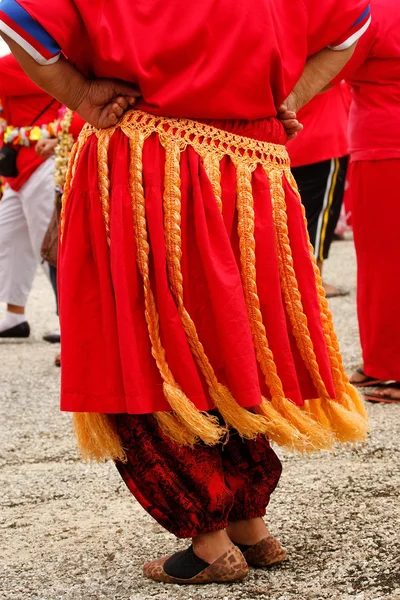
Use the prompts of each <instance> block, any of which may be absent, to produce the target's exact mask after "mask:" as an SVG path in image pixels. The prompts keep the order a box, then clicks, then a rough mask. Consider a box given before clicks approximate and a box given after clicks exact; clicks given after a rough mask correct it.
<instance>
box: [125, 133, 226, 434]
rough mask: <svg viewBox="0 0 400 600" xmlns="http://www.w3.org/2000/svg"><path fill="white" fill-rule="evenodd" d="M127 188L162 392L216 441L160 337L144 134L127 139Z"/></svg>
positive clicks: (182, 416)
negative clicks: (151, 272)
mask: <svg viewBox="0 0 400 600" xmlns="http://www.w3.org/2000/svg"><path fill="white" fill-rule="evenodd" d="M129 141H130V189H131V197H132V211H133V220H134V227H135V241H136V253H137V263H138V267H139V271H140V273H141V275H142V279H143V288H144V298H145V306H146V321H147V327H148V330H149V336H150V341H151V346H152V353H153V357H154V359H155V361H156V363H157V367H158V369H159V371H160V374H161V377H162V379H163V381H164V386H163V389H164V395H165V397H166V399H167V401H168V403H169V405H170V406H171V408H172V410H173V411H174V413H175V415H176V417H177V418H178V419H179V420H180V421H181V423H182V426H183V427H185V428H187V429H188V430H189V432H190V433H191V434H193V435H194V436H198V437H199V438H200V439H201V440H202V441H203V442H204V443H205V444H216V443H218V441H219V440H220V439H221V437H222V436H223V435H224V433H225V432H224V430H223V429H222V428H221V427H220V426H219V423H218V419H217V418H215V417H212V416H210V415H208V414H206V413H201V412H200V411H198V410H197V408H196V407H195V405H194V404H193V402H191V400H189V398H187V396H185V394H184V393H183V392H182V390H181V389H180V388H179V386H178V384H177V382H176V381H175V379H174V376H173V374H172V373H171V370H170V368H169V366H168V362H167V358H166V354H165V350H164V347H163V345H162V342H161V339H160V328H159V317H158V312H157V308H156V303H155V299H154V295H153V292H152V289H151V285H150V275H149V253H150V248H149V243H148V238H147V225H146V203H145V198H144V190H143V182H142V178H143V174H142V168H143V165H142V150H143V143H144V136H143V134H142V133H141V132H139V131H138V132H136V133H135V135H134V137H133V138H131V139H130V140H129Z"/></svg>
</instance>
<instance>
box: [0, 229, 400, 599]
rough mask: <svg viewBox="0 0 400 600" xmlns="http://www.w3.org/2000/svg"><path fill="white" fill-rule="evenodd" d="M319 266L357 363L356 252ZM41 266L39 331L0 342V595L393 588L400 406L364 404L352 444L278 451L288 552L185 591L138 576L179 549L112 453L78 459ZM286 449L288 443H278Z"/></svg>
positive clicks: (306, 594)
mask: <svg viewBox="0 0 400 600" xmlns="http://www.w3.org/2000/svg"><path fill="white" fill-rule="evenodd" d="M326 275H327V277H328V278H329V281H331V282H332V283H335V284H338V285H341V286H347V287H349V288H351V296H350V297H348V298H341V299H335V300H334V301H332V309H333V311H334V314H335V319H336V324H337V328H338V332H339V335H340V338H341V342H342V346H343V351H344V356H345V360H346V365H347V367H348V369H349V371H351V369H353V368H354V367H355V366H356V365H357V364H358V363H359V361H360V349H359V343H358V333H357V323H356V312H355V261H354V252H353V245H352V243H351V242H350V241H347V242H341V243H337V244H335V247H334V251H333V256H332V259H331V260H330V261H329V262H328V264H327V268H326ZM53 304H54V302H53V299H52V295H51V291H50V287H49V285H48V284H47V282H46V281H45V278H44V276H43V274H42V273H39V274H38V277H37V279H36V281H35V288H34V291H33V294H32V297H31V300H30V304H29V319H30V322H31V325H32V326H33V336H32V338H31V339H30V340H29V341H28V342H22V343H21V342H9V341H1V342H0V398H1V402H0V412H1V423H2V427H1V439H0V442H1V443H0V506H1V510H0V528H1V543H0V556H1V562H2V565H1V569H0V598H1V600H58V599H60V600H150V599H151V598H157V599H160V600H164V599H166V600H199V599H202V598H208V599H219V600H236V599H237V600H238V599H241V600H295V599H296V600H350V599H351V600H381V599H383V598H385V599H390V600H398V599H400V573H399V564H400V535H399V525H400V519H399V516H400V503H399V490H400V465H399V458H400V453H399V441H398V440H399V436H400V406H390V405H389V406H375V405H374V406H369V407H368V409H369V412H370V415H371V423H372V433H371V438H370V440H369V442H368V443H367V444H366V445H364V446H361V447H358V448H344V449H340V450H338V451H337V452H336V453H335V455H330V454H324V455H320V456H314V457H313V458H311V459H308V458H296V457H292V456H285V455H283V456H282V459H283V462H284V475H283V477H282V480H281V483H280V486H279V489H278V491H277V492H276V494H275V495H274V498H273V500H272V502H271V505H270V509H269V511H268V521H269V523H270V527H271V530H272V532H273V533H274V534H276V535H277V536H279V539H280V540H281V541H282V542H283V544H284V545H285V546H286V548H287V549H288V553H289V559H288V560H287V562H286V563H285V564H284V565H283V566H281V567H280V568H276V569H274V570H271V571H257V572H256V571H253V572H252V573H251V575H250V576H249V578H248V579H247V580H246V582H245V583H244V584H241V585H239V584H237V585H231V586H209V587H207V588H190V589H183V588H179V587H176V586H172V587H171V586H169V587H168V586H166V587H164V586H160V585H157V584H153V583H151V582H149V581H147V580H145V579H144V578H143V577H142V574H141V565H142V563H143V561H144V559H147V558H152V557H157V556H160V555H163V554H165V553H170V552H173V551H175V550H177V549H178V548H181V547H182V545H183V544H182V542H178V541H176V540H174V539H173V538H172V537H171V536H170V535H168V534H166V533H165V532H164V531H163V530H162V529H161V528H160V527H159V526H158V525H157V524H156V523H154V522H153V521H152V520H151V519H150V518H149V517H148V516H147V515H146V514H145V513H144V511H143V510H142V508H141V507H140V506H139V505H138V504H137V503H136V502H135V500H134V499H133V498H132V497H131V496H130V494H129V493H128V491H127V489H126V488H125V485H124V484H123V483H122V481H121V479H120V478H119V475H118V474H117V472H116V470H115V468H114V467H113V465H111V464H106V465H95V466H93V465H87V464H83V463H82V462H80V461H79V459H78V457H77V452H76V448H75V445H74V440H73V437H72V435H71V424H70V417H69V415H66V414H60V412H59V411H58V407H57V403H58V385H59V372H58V371H57V369H56V368H55V367H53V359H54V354H55V350H56V349H55V348H54V347H51V346H50V345H48V344H46V343H44V342H42V339H41V338H42V335H43V334H44V333H45V332H47V331H52V330H53V329H54V328H55V325H56V319H55V317H54V316H53V311H54V306H53ZM279 452H280V454H281V455H282V452H281V451H279Z"/></svg>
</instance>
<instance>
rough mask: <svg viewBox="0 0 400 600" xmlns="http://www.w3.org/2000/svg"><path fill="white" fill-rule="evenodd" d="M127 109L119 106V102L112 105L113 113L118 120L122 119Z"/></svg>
mask: <svg viewBox="0 0 400 600" xmlns="http://www.w3.org/2000/svg"><path fill="white" fill-rule="evenodd" d="M124 112H125V109H124V108H123V107H122V106H121V105H120V104H118V102H113V103H112V105H111V113H114V114H115V115H116V116H117V117H118V119H120V118H121V117H122V115H123V114H124Z"/></svg>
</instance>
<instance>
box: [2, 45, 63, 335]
mask: <svg viewBox="0 0 400 600" xmlns="http://www.w3.org/2000/svg"><path fill="white" fill-rule="evenodd" d="M0 99H1V103H2V106H3V112H2V117H3V118H4V120H5V122H6V124H5V125H6V126H7V127H10V128H11V129H14V128H15V129H14V131H16V129H17V128H21V127H28V126H29V125H30V124H31V123H32V122H33V121H34V119H35V118H36V117H38V115H40V113H41V111H43V109H45V108H46V107H48V108H47V110H45V112H44V113H43V114H42V115H41V116H40V117H39V119H37V121H36V122H35V124H34V125H35V127H37V128H38V131H37V135H39V134H40V133H41V131H40V130H41V128H42V126H44V125H49V124H51V123H53V122H54V121H55V120H56V118H57V111H58V109H59V107H60V103H59V102H57V101H54V102H53V103H52V105H51V106H50V103H51V101H52V98H51V96H49V95H48V94H45V93H44V92H43V91H42V90H41V89H40V88H38V87H37V86H36V85H35V84H34V83H33V82H32V81H31V80H30V79H29V78H28V77H27V75H26V74H25V73H24V72H23V70H22V69H21V67H20V66H19V64H18V62H17V61H16V60H15V58H14V57H13V55H12V54H10V55H8V56H4V57H2V58H0ZM28 133H29V132H28ZM28 133H27V136H26V137H27V138H28ZM5 134H6V137H10V138H11V137H13V132H11V131H10V130H7V129H6V130H5V131H3V136H4V135H5ZM49 135H51V134H50V132H49ZM3 143H4V142H3ZM26 143H27V145H25V142H24V144H22V145H21V144H18V145H16V147H17V148H18V157H17V168H18V176H17V177H14V178H12V179H10V178H9V179H5V181H6V187H5V190H4V195H3V199H2V201H1V203H0V302H5V303H6V304H7V312H6V315H5V317H4V319H3V320H2V321H0V338H4V337H28V336H29V334H30V328H29V324H28V322H27V321H26V316H25V306H26V303H27V300H28V296H29V293H30V290H31V287H32V283H33V279H34V276H35V273H36V269H37V267H38V265H39V263H40V261H41V257H40V248H41V245H42V241H43V237H44V234H45V233H46V230H47V227H48V225H49V222H50V218H51V214H52V211H53V203H54V184H53V176H52V174H53V168H54V161H53V160H52V159H49V160H45V161H43V159H42V158H40V157H39V156H38V155H37V154H36V152H35V145H36V141H34V140H29V139H27V140H26ZM45 269H46V271H47V272H48V269H47V266H45Z"/></svg>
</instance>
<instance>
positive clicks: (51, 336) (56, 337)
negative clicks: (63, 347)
mask: <svg viewBox="0 0 400 600" xmlns="http://www.w3.org/2000/svg"><path fill="white" fill-rule="evenodd" d="M43 339H44V341H45V342H49V344H59V343H60V339H61V336H60V334H59V333H48V334H47V335H44V336H43Z"/></svg>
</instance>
